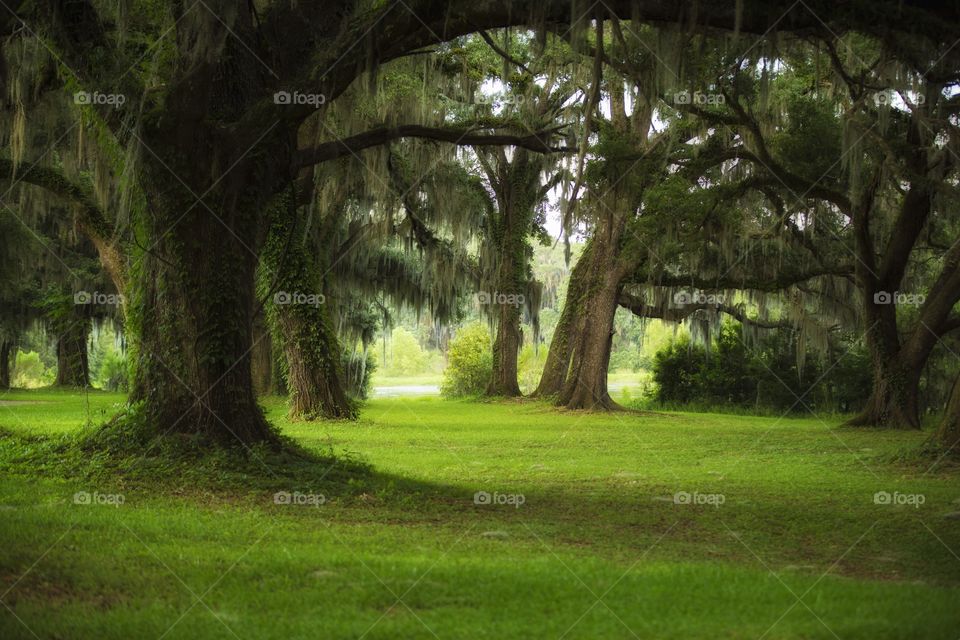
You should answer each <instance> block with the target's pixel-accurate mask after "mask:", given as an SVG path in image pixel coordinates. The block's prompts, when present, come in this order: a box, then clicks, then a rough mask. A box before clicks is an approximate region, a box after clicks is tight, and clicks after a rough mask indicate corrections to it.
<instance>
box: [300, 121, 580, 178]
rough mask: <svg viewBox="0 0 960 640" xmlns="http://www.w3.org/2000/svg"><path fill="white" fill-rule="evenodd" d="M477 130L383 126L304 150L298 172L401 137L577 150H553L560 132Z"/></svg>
mask: <svg viewBox="0 0 960 640" xmlns="http://www.w3.org/2000/svg"><path fill="white" fill-rule="evenodd" d="M480 131H481V129H479V128H477V127H425V126H422V125H417V124H408V125H400V126H398V127H380V128H377V129H371V130H369V131H364V132H363V133H358V134H356V135H353V136H348V137H346V138H340V139H338V140H333V141H331V142H324V143H322V144H319V145H317V146H315V147H311V148H307V149H300V150H298V151H297V153H296V155H295V157H294V162H293V164H294V169H303V168H305V167H309V166H312V165H315V164H319V163H321V162H326V161H328V160H335V159H337V158H341V157H343V156H347V155H352V154H356V153H357V152H358V151H362V150H364V149H368V148H370V147H375V146H378V145H382V144H385V143H387V142H391V141H393V140H398V139H400V138H421V139H424V140H436V141H438V142H449V143H451V144H456V145H461V146H476V147H480V146H505V145H512V146H516V147H523V148H524V149H529V150H530V151H536V152H538V153H568V152H571V151H575V149H570V148H567V147H553V146H551V145H550V144H549V143H548V142H547V139H549V137H550V136H551V135H552V134H554V133H555V132H556V129H550V130H547V131H541V132H538V133H530V134H525V135H515V134H505V133H504V134H497V133H480Z"/></svg>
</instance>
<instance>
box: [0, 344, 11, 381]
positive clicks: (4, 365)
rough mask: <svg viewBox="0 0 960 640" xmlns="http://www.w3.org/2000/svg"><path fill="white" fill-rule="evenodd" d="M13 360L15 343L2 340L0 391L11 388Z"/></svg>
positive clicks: (0, 346)
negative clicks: (11, 363) (11, 364)
mask: <svg viewBox="0 0 960 640" xmlns="http://www.w3.org/2000/svg"><path fill="white" fill-rule="evenodd" d="M12 358H13V341H11V340H0V389H9V388H10V361H11V360H12Z"/></svg>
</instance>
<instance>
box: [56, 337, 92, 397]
mask: <svg viewBox="0 0 960 640" xmlns="http://www.w3.org/2000/svg"><path fill="white" fill-rule="evenodd" d="M89 333H90V323H89V321H77V322H74V323H71V324H70V325H69V326H68V327H67V328H66V330H65V331H63V332H61V333H60V335H59V336H58V337H57V377H56V380H55V381H54V384H55V385H57V386H58V387H89V386H90V367H89V363H88V358H87V336H88V335H89Z"/></svg>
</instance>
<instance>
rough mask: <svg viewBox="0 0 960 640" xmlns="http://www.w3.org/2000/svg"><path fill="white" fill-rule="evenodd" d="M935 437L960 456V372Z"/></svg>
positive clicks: (942, 445) (948, 449)
mask: <svg viewBox="0 0 960 640" xmlns="http://www.w3.org/2000/svg"><path fill="white" fill-rule="evenodd" d="M935 439H936V442H937V444H939V445H940V446H941V447H943V448H944V449H946V450H947V451H949V452H950V453H952V454H953V455H955V456H960V374H958V375H957V378H956V380H955V381H954V383H953V391H951V393H950V400H949V402H947V411H946V413H945V414H944V416H943V421H942V422H941V423H940V426H939V427H938V428H937V434H936V436H935Z"/></svg>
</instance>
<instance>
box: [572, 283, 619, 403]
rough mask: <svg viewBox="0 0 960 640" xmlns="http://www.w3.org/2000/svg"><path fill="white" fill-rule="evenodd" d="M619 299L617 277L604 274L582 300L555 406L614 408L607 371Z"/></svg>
mask: <svg viewBox="0 0 960 640" xmlns="http://www.w3.org/2000/svg"><path fill="white" fill-rule="evenodd" d="M619 295H620V278H619V276H618V275H617V274H616V273H613V272H607V273H605V274H604V275H603V278H602V284H601V286H600V287H598V288H596V289H594V290H591V291H590V292H589V294H588V295H586V296H584V297H583V298H582V299H581V310H580V315H581V320H580V322H579V323H578V324H579V326H578V331H577V333H576V335H575V336H574V339H573V344H572V349H571V361H572V362H571V367H570V372H569V375H568V376H567V379H566V381H565V382H564V384H563V388H562V389H561V390H560V395H559V397H558V402H557V403H558V404H560V405H563V406H565V407H566V408H568V409H615V408H617V404H616V403H615V402H614V401H613V399H612V398H611V397H610V394H609V392H608V390H607V368H608V366H609V364H610V348H611V346H612V340H613V320H614V317H615V315H616V312H617V298H618V297H619Z"/></svg>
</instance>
